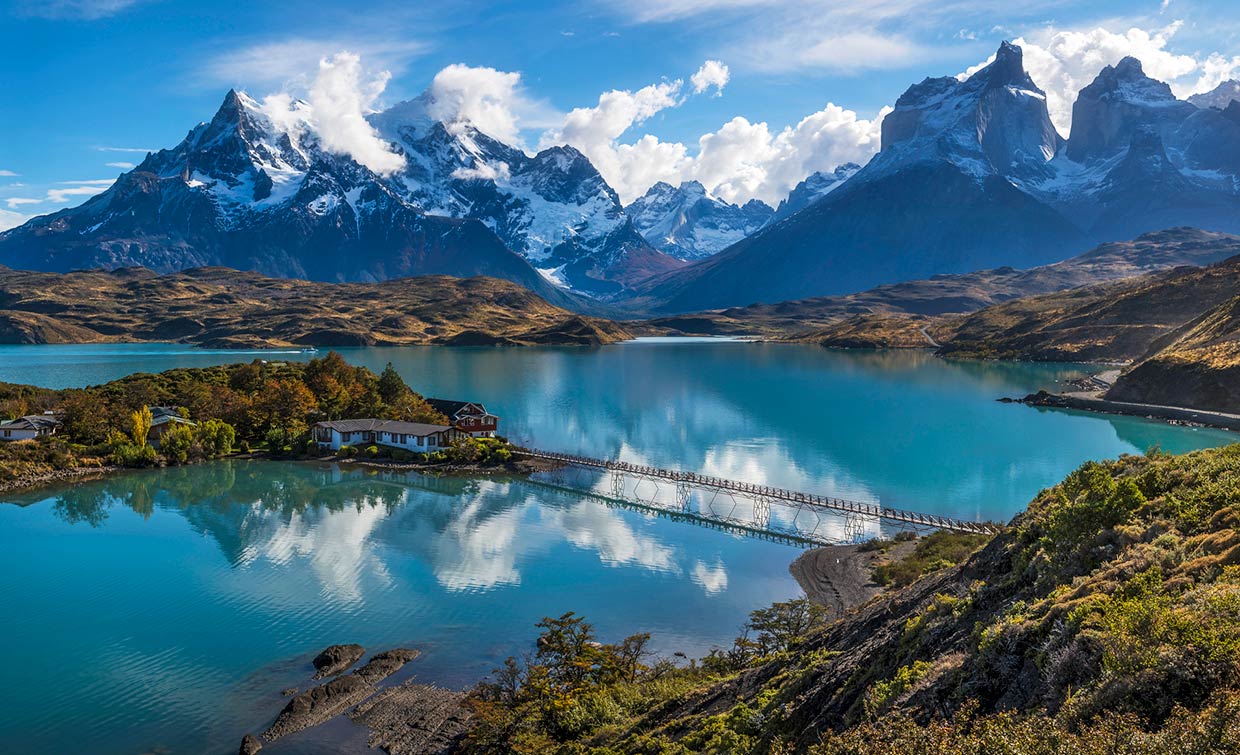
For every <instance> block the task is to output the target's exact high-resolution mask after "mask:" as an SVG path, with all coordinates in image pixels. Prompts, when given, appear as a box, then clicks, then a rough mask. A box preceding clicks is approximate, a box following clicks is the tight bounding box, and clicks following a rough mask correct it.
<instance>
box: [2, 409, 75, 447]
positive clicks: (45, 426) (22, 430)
mask: <svg viewBox="0 0 1240 755" xmlns="http://www.w3.org/2000/svg"><path fill="white" fill-rule="evenodd" d="M59 429H60V420H58V419H56V417H55V415H53V414H50V413H49V414H32V415H29V416H26V417H18V418H17V419H11V420H8V421H7V422H0V440H6V441H11V440H34V439H35V438H42V437H44V436H46V435H55V434H56V431H57V430H59Z"/></svg>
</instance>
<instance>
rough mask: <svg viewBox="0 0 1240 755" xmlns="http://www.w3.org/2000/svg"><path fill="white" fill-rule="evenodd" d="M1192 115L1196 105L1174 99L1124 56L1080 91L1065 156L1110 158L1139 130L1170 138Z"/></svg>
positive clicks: (1082, 159) (1137, 63) (1167, 89)
mask: <svg viewBox="0 0 1240 755" xmlns="http://www.w3.org/2000/svg"><path fill="white" fill-rule="evenodd" d="M1196 111H1197V107H1196V106H1195V105H1192V104H1191V103H1188V102H1184V101H1183V100H1180V99H1177V98H1176V96H1175V95H1174V94H1172V93H1171V87H1170V86H1168V85H1167V84H1165V83H1163V82H1161V81H1157V80H1155V79H1152V78H1150V77H1148V76H1146V75H1145V71H1144V70H1143V69H1142V67H1141V61H1139V60H1137V59H1136V58H1133V57H1127V58H1124V59H1123V60H1121V61H1120V62H1119V63H1118V64H1116V65H1114V66H1107V67H1106V68H1103V69H1102V71H1101V72H1100V73H1099V74H1098V76H1097V77H1096V78H1095V79H1094V80H1093V82H1092V83H1090V84H1089V86H1087V87H1085V88H1084V89H1082V90H1081V93H1080V95H1079V96H1078V97H1077V99H1076V103H1075V104H1074V105H1073V106H1072V134H1071V136H1069V138H1068V147H1067V155H1068V157H1069V158H1071V159H1072V160H1075V161H1076V162H1088V161H1090V160H1096V159H1100V158H1105V157H1109V156H1112V155H1114V154H1116V153H1119V152H1122V151H1123V150H1124V149H1125V148H1127V147H1128V145H1129V142H1131V141H1132V140H1133V138H1134V137H1135V136H1136V135H1137V133H1138V132H1139V131H1142V130H1147V131H1152V132H1153V133H1155V134H1157V135H1158V136H1159V137H1160V138H1161V139H1163V140H1167V139H1170V138H1171V137H1172V135H1173V134H1174V133H1175V131H1176V129H1177V128H1179V126H1180V124H1181V123H1183V122H1184V120H1185V119H1186V118H1188V117H1189V116H1190V115H1192V114H1193V113H1194V112H1196Z"/></svg>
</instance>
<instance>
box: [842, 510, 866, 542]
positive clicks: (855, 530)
mask: <svg viewBox="0 0 1240 755" xmlns="http://www.w3.org/2000/svg"><path fill="white" fill-rule="evenodd" d="M864 537H865V522H864V521H863V520H862V519H861V517H859V516H853V515H851V514H850V515H848V516H847V517H845V518H844V539H845V540H847V541H848V542H850V543H859V542H861V540H862V538H864Z"/></svg>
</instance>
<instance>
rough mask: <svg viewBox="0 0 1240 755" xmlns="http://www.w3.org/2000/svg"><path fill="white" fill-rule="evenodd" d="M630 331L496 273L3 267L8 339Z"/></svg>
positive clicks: (309, 340) (464, 337) (535, 337)
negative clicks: (315, 274) (317, 277)
mask: <svg viewBox="0 0 1240 755" xmlns="http://www.w3.org/2000/svg"><path fill="white" fill-rule="evenodd" d="M628 337H629V334H628V332H627V331H626V330H625V329H624V328H623V327H621V326H619V325H617V324H615V323H612V322H609V321H606V320H600V319H596V318H592V317H587V316H583V315H578V314H574V313H572V312H569V311H567V310H564V309H561V308H559V307H556V306H554V305H552V304H549V303H547V302H546V301H545V300H543V299H542V298H540V297H538V296H537V295H536V294H533V293H531V292H530V291H529V290H527V289H525V288H523V287H521V286H518V285H517V284H515V283H509V282H507V281H502V280H499V279H496V278H466V279H460V278H451V277H447V276H427V277H422V278H404V279H398V280H391V281H385V282H383V283H372V284H367V283H315V282H310V281H302V280H289V279H283V278H268V277H265V276H262V275H259V274H257V273H244V272H239V271H236V270H229V269H225V268H202V269H198V270H189V271H186V272H182V273H175V274H170V275H157V274H155V273H153V272H150V271H148V270H143V269H127V270H119V271H116V272H99V271H89V272H75V273H66V274H58V273H33V272H22V271H14V270H0V342H2V343H91V342H98V341H186V342H190V343H196V344H201V345H203V346H210V347H220V348H230V347H247V348H249V347H281V346H285V347H287V346H295V345H316V346H353V345H409V344H429V343H466V344H514V345H519V344H597V343H609V342H613V341H617V340H623V339H625V338H628Z"/></svg>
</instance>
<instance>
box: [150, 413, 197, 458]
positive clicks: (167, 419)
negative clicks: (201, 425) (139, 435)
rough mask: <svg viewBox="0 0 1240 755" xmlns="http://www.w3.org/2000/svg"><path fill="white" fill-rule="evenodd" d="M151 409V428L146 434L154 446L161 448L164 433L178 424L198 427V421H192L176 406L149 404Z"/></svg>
mask: <svg viewBox="0 0 1240 755" xmlns="http://www.w3.org/2000/svg"><path fill="white" fill-rule="evenodd" d="M147 408H148V409H150V410H151V429H150V431H148V432H147V434H146V441H147V443H150V444H151V446H152V447H153V448H156V449H158V448H159V442H160V440H161V439H163V437H164V433H166V432H168V431H169V430H171V429H172V428H173V427H175V426H177V425H185V426H187V427H197V426H198V423H197V422H191V421H190V420H188V419H185V418H184V417H182V416H181V410H180V409H177V408H176V407H175V406H148V407H147Z"/></svg>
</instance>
